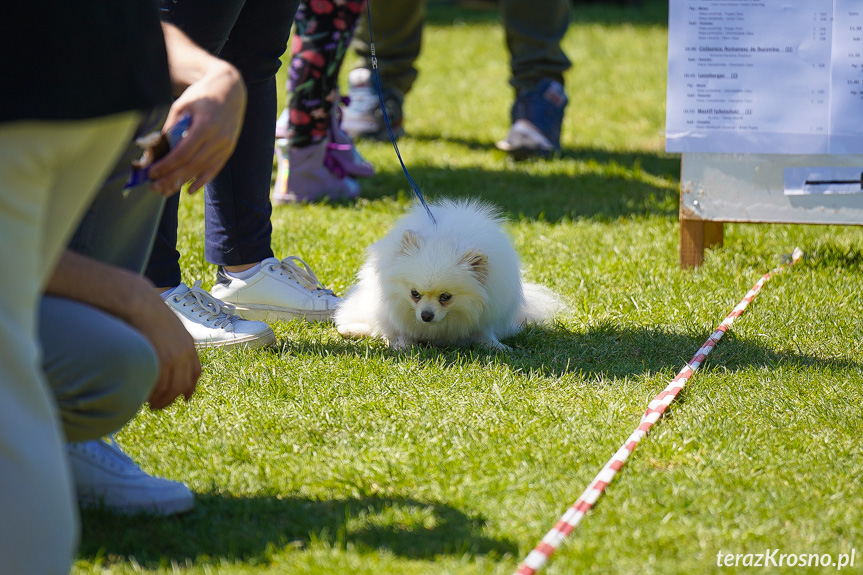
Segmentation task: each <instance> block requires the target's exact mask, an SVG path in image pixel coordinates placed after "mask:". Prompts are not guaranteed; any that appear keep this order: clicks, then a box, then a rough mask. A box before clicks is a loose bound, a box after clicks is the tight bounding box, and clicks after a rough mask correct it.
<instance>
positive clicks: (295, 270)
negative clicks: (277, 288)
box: [270, 256, 336, 297]
mask: <svg viewBox="0 0 863 575" xmlns="http://www.w3.org/2000/svg"><path fill="white" fill-rule="evenodd" d="M295 262H297V263H299V264H301V265H302V267H300V266H299V265H297V263H295ZM270 270H271V271H278V272H279V275H284V276H287V277H289V278H291V279H293V280H294V281H296V282H297V283H299V284H300V285H301V286H303V287H304V288H306V289H307V290H309V291H310V292H313V293H314V292H317V293H316V294H315V295H316V296H317V297H324V296H328V295H331V296H335V295H336V294H335V292H334V291H333V290H330V289H327V288H325V287H324V286H323V284H322V283H321V282H320V280H318V276H316V275H315V272H313V271H312V268H310V267H309V264H307V263H306V262H304V261H303V260H301V259H300V258H298V257H297V256H288V257H286V258H285V259H283V260H282V261H281V262H279V264H278V265H276V264H272V265H270Z"/></svg>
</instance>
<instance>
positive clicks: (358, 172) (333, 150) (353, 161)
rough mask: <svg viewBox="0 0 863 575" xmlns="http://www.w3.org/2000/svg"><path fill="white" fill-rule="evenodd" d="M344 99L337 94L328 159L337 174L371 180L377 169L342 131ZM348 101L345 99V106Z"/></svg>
mask: <svg viewBox="0 0 863 575" xmlns="http://www.w3.org/2000/svg"><path fill="white" fill-rule="evenodd" d="M341 101H342V98H340V97H339V95H338V92H337V93H336V97H335V103H334V104H333V109H332V110H331V113H330V128H329V130H327V136H328V137H329V140H330V143H329V144H327V159H328V160H329V164H328V165H330V169H331V170H333V172H335V173H336V174H340V175H343V176H351V177H354V178H371V177H372V176H374V175H375V168H374V166H372V165H371V164H370V163H369V162H368V161H367V160H366V159H365V158H363V157H362V156H361V155H360V153H359V152H358V151H357V149H356V147H355V146H354V140H353V138H351V137H350V136H349V135H348V134H347V133H346V132H345V131H344V130H342V107H341V105H340V103H341ZM347 103H348V100H347V98H345V104H346V105H347Z"/></svg>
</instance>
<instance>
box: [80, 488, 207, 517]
mask: <svg viewBox="0 0 863 575" xmlns="http://www.w3.org/2000/svg"><path fill="white" fill-rule="evenodd" d="M78 506H79V507H81V509H85V510H91V511H92V510H99V511H107V512H109V513H116V514H118V515H150V516H154V517H168V516H170V515H179V514H180V513H187V512H189V511H191V510H192V509H193V508H194V507H195V499H194V497H192V498H191V499H190V498H185V497H184V498H182V499H169V500H164V501H159V502H155V501H152V502H147V503H136V504H129V505H106V504H105V501H104V500H103V499H102V498H101V497H96V496H95V495H87V494H82V493H79V494H78Z"/></svg>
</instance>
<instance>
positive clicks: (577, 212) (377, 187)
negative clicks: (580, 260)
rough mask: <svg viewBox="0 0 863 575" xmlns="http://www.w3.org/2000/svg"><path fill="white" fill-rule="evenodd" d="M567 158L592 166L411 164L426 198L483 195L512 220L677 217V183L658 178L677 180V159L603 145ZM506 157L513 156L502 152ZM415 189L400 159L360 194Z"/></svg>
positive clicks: (371, 197) (401, 192) (373, 196)
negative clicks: (548, 170)
mask: <svg viewBox="0 0 863 575" xmlns="http://www.w3.org/2000/svg"><path fill="white" fill-rule="evenodd" d="M567 158H569V159H574V160H577V161H581V162H587V163H588V164H589V165H591V166H593V168H594V169H591V170H588V171H587V173H581V174H577V175H568V174H560V173H552V174H546V175H535V174H531V173H528V172H527V171H524V170H521V169H511V170H500V171H488V170H482V169H478V168H469V169H441V168H429V167H425V166H408V170H409V172H410V174H411V176H412V177H413V178H414V180H416V182H417V183H418V184H419V186H420V189H421V190H422V192H423V195H425V196H426V199H429V200H433V199H434V198H435V197H472V198H479V199H483V200H486V201H488V202H491V203H493V204H495V205H497V206H499V207H500V208H501V209H503V210H504V212H505V213H506V214H507V215H508V216H509V217H511V218H514V219H518V218H525V219H528V220H541V221H547V222H549V223H558V222H560V221H562V220H592V221H601V222H607V221H613V220H616V219H618V218H621V217H638V216H660V217H665V218H668V219H675V220H676V219H677V215H678V197H679V192H678V190H677V186H676V185H675V186H674V187H673V188H672V187H669V186H668V185H667V184H666V185H662V184H661V183H654V182H661V181H662V180H665V181H672V182H676V181H677V179H678V174H679V168H680V160H679V158H677V157H673V156H666V155H661V154H651V153H614V152H608V151H601V150H572V151H566V152H564V153H563V155H562V156H561V159H567ZM501 161H502V162H507V161H509V160H507V159H506V158H504V157H503V156H502V158H501ZM531 161H533V160H531ZM540 161H555V160H540ZM645 176H647V177H645ZM651 180H653V181H654V182H652V181H651ZM412 194H413V192H412V191H411V188H410V186H409V184H408V181H407V178H406V177H405V175H404V173H403V172H402V171H401V169H400V167H399V166H398V163H397V162H396V163H395V167H393V166H388V167H387V169H386V170H383V169H379V170H378V173H377V174H376V175H375V177H374V178H372V179H370V180H367V181H366V182H364V183H363V197H364V198H366V199H368V200H371V201H374V200H375V199H380V198H384V197H397V196H399V195H408V196H410V195H412Z"/></svg>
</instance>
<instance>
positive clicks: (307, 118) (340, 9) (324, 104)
mask: <svg viewBox="0 0 863 575" xmlns="http://www.w3.org/2000/svg"><path fill="white" fill-rule="evenodd" d="M365 5H366V0H302V2H301V3H300V7H299V10H298V11H297V16H296V18H295V20H294V21H295V23H296V30H295V32H294V36H293V40H292V42H291V67H290V70H289V71H288V84H287V90H288V93H289V94H290V98H291V100H290V103H289V104H288V108H289V124H288V133H287V138H288V142H289V144H290V145H291V146H293V147H297V148H302V147H306V146H310V145H312V144H317V143H319V142H321V141H322V140H323V139H324V138H325V137H326V135H327V128H328V127H329V125H330V114H331V113H332V109H333V106H334V105H338V102H335V99H336V98H337V94H338V80H339V69H340V68H341V66H342V60H344V58H345V53H346V52H347V49H348V44H349V43H350V41H351V36H352V35H353V33H354V27H355V26H356V23H357V20H358V19H359V17H360V15H361V14H362V12H363V10H364V8H365Z"/></svg>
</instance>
